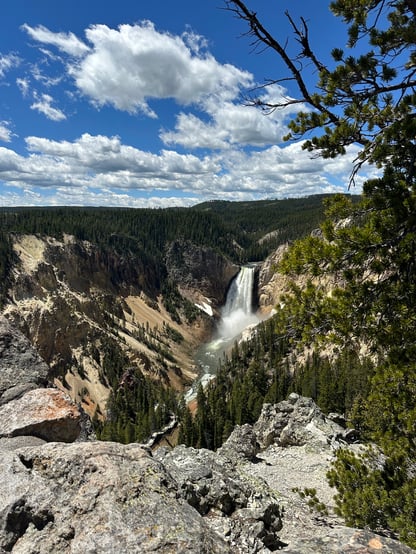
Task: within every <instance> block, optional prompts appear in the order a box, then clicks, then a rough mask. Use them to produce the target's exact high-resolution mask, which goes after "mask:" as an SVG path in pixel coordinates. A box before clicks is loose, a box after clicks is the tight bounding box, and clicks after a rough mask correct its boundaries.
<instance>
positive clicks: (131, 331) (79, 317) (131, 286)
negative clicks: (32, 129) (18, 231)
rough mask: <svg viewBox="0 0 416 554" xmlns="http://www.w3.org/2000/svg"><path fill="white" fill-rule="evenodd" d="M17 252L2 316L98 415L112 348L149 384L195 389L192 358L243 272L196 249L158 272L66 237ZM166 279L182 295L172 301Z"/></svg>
mask: <svg viewBox="0 0 416 554" xmlns="http://www.w3.org/2000/svg"><path fill="white" fill-rule="evenodd" d="M116 239H117V237H114V240H116ZM13 247H14V253H15V263H14V265H13V268H12V275H11V277H12V279H11V283H12V284H11V287H10V289H9V291H8V301H7V302H6V305H5V306H4V308H3V314H4V315H5V316H6V318H7V320H8V321H10V322H11V323H13V325H14V326H15V327H17V328H19V329H20V330H21V331H22V332H23V334H24V335H25V336H26V337H27V338H28V340H29V341H30V343H31V344H32V345H33V346H34V347H35V349H36V351H37V352H38V354H39V355H40V357H41V358H42V359H43V360H44V361H45V362H46V363H47V364H48V366H49V368H48V373H49V376H50V378H51V379H52V378H55V383H56V384H58V385H59V386H60V387H61V388H62V389H63V390H66V391H67V392H68V393H69V394H70V396H71V397H72V398H73V399H74V400H76V401H77V402H81V403H82V405H83V407H84V409H85V410H86V411H87V412H88V413H89V414H90V415H91V416H93V415H94V414H97V413H98V414H102V413H104V412H105V406H106V401H107V398H108V395H109V383H108V381H107V379H106V375H105V372H104V371H103V364H104V359H103V356H104V355H103V352H104V350H105V347H106V345H108V344H109V342H110V341H111V340H114V341H116V343H117V344H118V345H119V347H120V348H121V349H122V350H123V351H124V352H125V353H126V354H127V355H128V357H129V359H130V361H131V364H132V365H133V366H136V367H138V368H139V369H140V370H141V371H142V372H143V373H144V374H146V375H148V376H149V377H151V378H153V379H157V380H161V381H163V382H164V383H166V385H168V386H170V387H172V388H174V389H182V388H183V387H184V386H185V385H186V384H188V383H189V382H190V381H191V380H192V379H193V378H194V377H195V369H194V362H193V353H194V351H195V349H196V347H197V346H198V345H199V344H200V342H201V341H202V340H203V339H204V338H205V337H206V336H207V335H208V334H209V333H210V330H211V328H212V325H213V318H212V317H210V315H208V314H207V312H209V313H210V314H211V316H212V315H213V314H214V313H215V311H216V309H217V308H218V306H219V305H220V304H221V303H222V301H223V299H224V297H225V294H226V290H227V287H228V285H229V281H230V280H231V278H232V277H233V275H234V274H235V273H236V271H237V270H238V268H237V267H236V266H235V265H233V264H231V263H230V262H229V261H227V260H226V259H225V258H224V257H223V256H220V255H219V254H217V253H215V252H213V251H212V250H210V249H209V248H202V247H197V246H195V245H193V244H192V243H190V242H189V241H188V242H186V243H184V242H180V241H177V242H175V243H173V244H171V245H167V252H166V262H165V261H163V262H160V265H157V264H156V262H155V261H154V260H152V259H150V258H149V259H147V258H146V259H145V258H143V257H140V256H139V255H132V254H129V253H128V252H126V254H123V255H122V254H120V253H119V252H118V250H117V249H112V248H109V247H107V248H103V247H100V246H98V245H94V244H91V243H89V242H86V241H81V240H75V239H74V238H73V237H71V236H68V235H65V236H63V237H62V239H60V240H58V239H56V238H48V237H43V238H40V237H38V236H34V235H23V236H15V237H14V244H13ZM162 274H163V275H164V277H163V279H164V282H172V283H174V285H175V286H176V287H177V288H178V289H179V292H181V293H182V295H183V296H182V297H178V296H174V295H173V298H174V300H173V301H172V299H171V298H167V297H166V296H164V295H167V294H169V291H168V292H166V293H165V292H164V285H163V283H162V280H161V279H162V276H161V275H162ZM198 283H201V288H198ZM186 299H188V300H186ZM168 301H169V302H170V304H169V303H168ZM186 301H188V304H186ZM189 301H191V302H192V304H190V303H189ZM195 304H197V305H199V306H201V308H202V309H200V308H198V307H197V306H195ZM172 306H173V308H172ZM207 307H208V308H209V309H208V310H207ZM169 308H171V309H169ZM186 309H188V312H190V313H191V316H192V317H190V316H189V313H188V312H186Z"/></svg>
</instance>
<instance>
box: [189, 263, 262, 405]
mask: <svg viewBox="0 0 416 554" xmlns="http://www.w3.org/2000/svg"><path fill="white" fill-rule="evenodd" d="M254 273H255V268H254V267H250V266H244V267H242V268H241V269H240V271H239V273H238V275H237V277H236V278H235V279H234V280H233V281H232V283H231V285H230V288H229V290H228V294H227V299H226V302H225V305H224V307H223V308H222V310H221V319H220V322H219V324H218V327H217V331H216V333H215V336H214V338H213V340H211V341H210V342H209V343H207V344H204V345H203V346H201V348H200V349H199V351H198V353H197V355H196V357H195V361H196V363H197V366H198V367H199V368H200V369H201V370H202V374H201V375H200V376H199V378H198V379H197V380H196V381H195V382H194V384H193V386H192V387H191V388H190V390H189V391H188V392H187V393H186V394H185V395H184V398H185V400H186V401H187V402H189V401H190V400H192V399H193V398H195V395H196V391H197V390H198V384H199V383H202V385H205V384H206V383H207V382H208V381H209V380H210V379H212V378H213V377H214V376H215V372H216V370H217V367H218V363H219V361H220V360H221V358H222V356H223V355H224V353H225V352H228V351H229V349H230V348H231V346H232V345H233V343H234V341H235V340H236V339H237V338H238V336H239V335H240V334H241V333H242V331H244V329H246V328H247V327H248V326H249V325H253V324H257V323H259V321H260V320H259V318H258V317H257V315H256V314H255V313H254V311H253V287H254Z"/></svg>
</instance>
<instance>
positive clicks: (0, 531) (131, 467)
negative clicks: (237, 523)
mask: <svg viewBox="0 0 416 554" xmlns="http://www.w3.org/2000/svg"><path fill="white" fill-rule="evenodd" d="M1 456H2V464H1V466H2V479H1V480H0V551H1V552H13V553H14V554H35V553H42V554H61V553H70V552H71V553H79V552H85V553H97V554H98V553H104V552H105V553H108V554H110V553H114V554H120V553H132V554H133V553H144V552H158V553H166V554H167V553H169V554H171V553H189V552H201V553H205V554H211V553H212V554H214V553H225V552H232V551H231V550H230V548H229V546H228V545H227V543H226V541H225V540H224V539H223V538H222V537H221V536H220V535H219V534H218V533H216V532H214V531H213V530H212V529H211V528H210V527H209V525H208V524H207V522H206V520H205V519H204V518H202V517H201V516H200V514H199V513H198V512H197V510H195V509H194V508H193V507H191V506H190V505H189V504H188V503H187V502H186V501H185V500H183V499H182V498H181V496H180V494H179V490H178V485H177V483H176V482H175V480H174V479H173V478H172V476H171V475H169V473H168V471H167V470H166V468H165V467H164V466H163V465H162V464H161V463H160V462H159V461H157V460H156V459H154V458H152V457H151V456H150V455H149V453H148V451H147V450H145V449H144V448H143V447H141V446H139V445H137V444H132V445H127V446H123V445H120V444H115V443H109V442H85V443H74V444H62V443H48V444H45V445H43V446H38V447H27V448H21V449H17V450H14V451H13V452H5V453H2V455H1Z"/></svg>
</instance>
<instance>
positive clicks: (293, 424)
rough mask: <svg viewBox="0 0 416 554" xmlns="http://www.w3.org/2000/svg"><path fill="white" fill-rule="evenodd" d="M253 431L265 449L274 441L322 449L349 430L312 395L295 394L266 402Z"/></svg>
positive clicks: (281, 444)
mask: <svg viewBox="0 0 416 554" xmlns="http://www.w3.org/2000/svg"><path fill="white" fill-rule="evenodd" d="M253 431H254V434H255V435H256V438H257V441H258V443H259V445H260V446H261V447H262V448H267V447H268V446H270V445H271V444H273V443H275V444H278V445H279V446H302V445H304V444H306V443H308V444H309V445H310V446H311V447H312V446H313V445H315V446H316V447H318V448H319V447H320V446H323V445H328V444H329V443H330V442H331V441H333V440H334V439H336V438H337V437H340V436H342V435H343V434H344V432H345V429H344V428H343V427H341V426H340V425H339V424H338V423H336V422H335V421H333V420H331V419H329V418H328V417H326V416H325V415H324V414H323V413H322V411H321V410H320V409H319V408H318V406H317V405H316V404H315V402H314V401H313V400H312V399H311V398H305V397H303V396H299V395H298V394H296V393H292V394H290V395H289V397H288V399H287V400H283V401H282V402H279V403H278V404H265V405H264V406H263V409H262V412H261V414H260V417H259V419H258V421H257V422H256V423H255V424H254V426H253Z"/></svg>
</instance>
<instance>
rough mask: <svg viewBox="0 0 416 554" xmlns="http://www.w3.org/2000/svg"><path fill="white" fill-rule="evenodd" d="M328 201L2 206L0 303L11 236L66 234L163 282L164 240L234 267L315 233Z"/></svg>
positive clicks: (5, 280) (9, 258)
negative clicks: (205, 250) (184, 243)
mask: <svg viewBox="0 0 416 554" xmlns="http://www.w3.org/2000/svg"><path fill="white" fill-rule="evenodd" d="M326 197H327V195H316V196H310V197H307V198H297V199H285V200H261V201H255V202H226V201H212V202H205V203H203V204H199V205H197V206H194V207H191V208H168V209H130V208H78V207H47V208H14V207H13V208H0V287H1V288H0V302H1V301H2V299H3V297H4V294H5V292H6V291H5V288H6V287H7V274H8V271H9V269H10V266H11V263H12V250H11V243H10V240H9V235H10V234H12V233H14V234H36V235H40V236H50V237H55V238H62V236H63V235H64V234H68V235H73V236H74V237H75V238H77V239H80V240H87V241H90V242H91V243H94V244H96V245H99V246H100V247H102V248H103V249H112V250H114V251H117V252H119V253H122V254H123V255H129V256H133V257H134V256H138V257H140V258H141V259H142V260H147V261H148V262H149V264H151V265H155V266H156V267H157V268H158V270H159V273H160V279H161V283H162V284H163V281H164V277H165V275H164V267H163V255H164V251H165V248H166V245H167V244H168V243H169V242H171V241H173V240H177V239H179V238H182V239H184V240H190V241H191V242H193V243H195V244H197V245H200V246H209V247H211V248H215V249H216V250H218V251H219V252H221V253H222V254H224V255H226V256H228V257H229V258H230V259H231V260H232V261H234V262H236V263H245V262H247V261H257V260H262V259H264V258H265V257H266V256H267V255H268V254H269V253H270V252H272V251H273V249H275V248H276V247H277V246H278V245H279V244H283V243H285V242H287V241H291V240H294V239H297V238H299V237H302V236H304V235H306V234H308V233H309V232H310V231H311V230H312V229H314V228H316V227H317V226H318V225H319V222H320V221H321V220H322V217H323V200H324V198H326ZM225 216H226V217H225Z"/></svg>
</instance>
